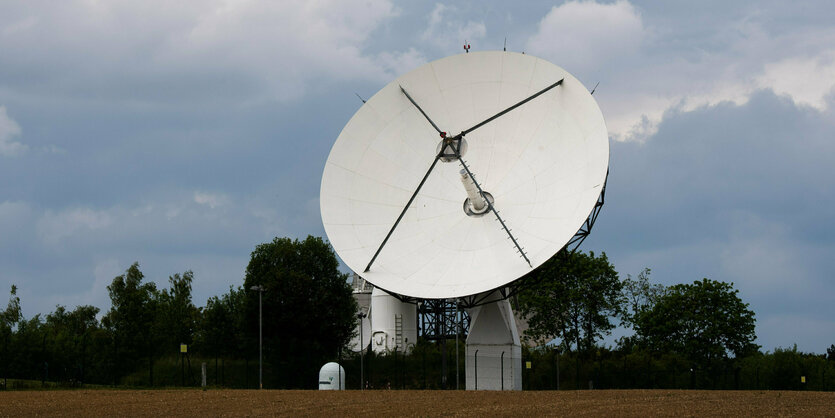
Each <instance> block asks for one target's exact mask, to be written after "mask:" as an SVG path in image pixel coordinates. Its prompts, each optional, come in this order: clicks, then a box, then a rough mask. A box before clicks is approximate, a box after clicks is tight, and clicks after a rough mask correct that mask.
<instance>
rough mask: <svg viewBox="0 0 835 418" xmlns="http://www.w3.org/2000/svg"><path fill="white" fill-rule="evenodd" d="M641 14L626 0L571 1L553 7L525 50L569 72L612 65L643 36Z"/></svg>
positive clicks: (636, 45) (634, 49)
mask: <svg viewBox="0 0 835 418" xmlns="http://www.w3.org/2000/svg"><path fill="white" fill-rule="evenodd" d="M645 31H646V30H645V29H644V25H643V22H642V21H641V16H640V14H639V13H638V11H637V10H635V8H634V7H633V6H632V5H631V4H630V3H629V2H627V1H624V0H620V1H618V2H615V3H611V4H599V3H596V2H592V1H571V2H568V3H564V4H562V5H559V6H554V7H553V8H552V9H551V11H550V12H548V14H547V15H545V17H543V18H542V20H541V21H540V22H539V27H538V29H537V32H536V34H534V35H533V36H532V37H531V38H530V39H528V42H527V44H526V47H525V49H526V50H527V51H528V52H530V53H532V54H535V55H539V56H542V57H544V58H548V59H550V60H552V61H553V62H556V63H560V65H561V66H564V67H565V68H566V69H567V70H568V71H570V72H574V71H583V70H586V69H590V68H595V67H598V66H605V65H612V64H613V63H615V62H617V61H618V60H619V59H620V58H622V57H624V56H628V55H630V54H634V53H635V52H636V51H637V50H638V49H639V48H640V47H641V43H642V40H643V39H644V38H645V36H646V34H645Z"/></svg>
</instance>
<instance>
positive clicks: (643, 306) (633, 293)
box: [623, 268, 667, 326]
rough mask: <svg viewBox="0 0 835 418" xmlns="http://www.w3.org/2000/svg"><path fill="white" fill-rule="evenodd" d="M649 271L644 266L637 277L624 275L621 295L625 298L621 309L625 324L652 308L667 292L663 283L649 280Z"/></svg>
mask: <svg viewBox="0 0 835 418" xmlns="http://www.w3.org/2000/svg"><path fill="white" fill-rule="evenodd" d="M650 272H651V270H650V269H649V268H644V269H643V270H642V271H641V272H640V273H638V278H637V279H633V278H632V276H631V275H626V280H624V281H623V297H624V299H625V300H626V305H625V308H624V311H623V322H624V324H625V325H628V326H631V325H633V324H634V323H635V318H636V317H637V316H638V315H641V314H642V313H644V312H646V311H648V310H649V309H652V307H653V306H655V304H656V303H658V301H659V300H660V299H661V297H663V296H664V294H666V292H667V288H666V287H664V285H662V284H657V283H656V284H653V283H651V282H650V279H649V275H650Z"/></svg>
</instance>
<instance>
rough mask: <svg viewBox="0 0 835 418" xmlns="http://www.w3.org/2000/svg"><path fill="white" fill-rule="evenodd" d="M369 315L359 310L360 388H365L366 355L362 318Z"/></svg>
mask: <svg viewBox="0 0 835 418" xmlns="http://www.w3.org/2000/svg"><path fill="white" fill-rule="evenodd" d="M366 316H368V315H367V314H366V313H365V312H363V311H359V312H357V318H359V320H360V390H363V389H365V369H364V366H365V362H364V361H363V360H364V355H365V345H364V344H365V340H364V339H363V338H362V319H363V318H365V317H366Z"/></svg>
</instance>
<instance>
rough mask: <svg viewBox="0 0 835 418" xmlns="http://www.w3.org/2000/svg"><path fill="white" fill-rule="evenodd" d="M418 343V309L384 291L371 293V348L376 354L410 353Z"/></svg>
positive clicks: (375, 289) (375, 290) (376, 290)
mask: <svg viewBox="0 0 835 418" xmlns="http://www.w3.org/2000/svg"><path fill="white" fill-rule="evenodd" d="M415 343H417V307H416V306H415V305H414V304H411V303H403V302H401V301H400V300H398V299H397V298H395V297H394V296H391V295H389V294H388V293H386V292H384V291H383V290H380V289H377V288H374V290H373V291H372V292H371V348H372V349H373V350H374V352H375V353H386V352H392V351H394V350H395V348H396V349H397V351H399V352H401V353H402V352H409V351H411V347H413V346H414V344H415Z"/></svg>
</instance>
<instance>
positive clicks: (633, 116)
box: [526, 0, 835, 141]
mask: <svg viewBox="0 0 835 418" xmlns="http://www.w3.org/2000/svg"><path fill="white" fill-rule="evenodd" d="M678 9H680V10H678ZM692 9H693V8H691V7H682V8H672V9H669V10H666V11H665V12H664V13H663V14H659V13H658V11H657V10H656V9H654V8H645V9H640V8H639V7H638V6H635V5H633V4H632V3H630V2H628V1H625V0H620V1H617V2H615V3H608V4H603V3H597V2H594V1H582V2H578V1H572V2H568V3H565V4H562V5H560V6H555V7H553V8H552V9H551V10H550V11H549V12H548V14H546V15H545V17H543V18H542V19H541V20H540V21H539V24H538V26H537V30H536V32H535V33H534V34H532V35H531V36H530V38H529V39H528V41H527V43H526V49H527V50H528V51H529V52H530V53H533V54H536V55H540V56H542V57H544V58H546V59H549V60H551V61H553V62H555V63H557V64H558V65H561V66H563V67H565V68H566V69H567V70H568V71H570V72H572V73H573V74H574V75H576V76H578V77H579V78H580V79H581V80H586V83H587V84H591V85H593V84H594V83H596V82H597V81H600V82H601V86H600V88H599V89H598V92H597V93H596V97H597V100H598V101H599V102H600V106H601V109H602V110H603V113H604V115H605V116H606V121H607V126H608V128H609V132H610V135H611V137H612V139H614V140H617V141H645V140H647V139H648V138H649V137H651V136H652V135H653V134H654V133H655V132H656V131H657V129H658V124H659V123H661V121H662V119H663V118H664V114H665V113H666V112H668V111H673V112H681V111H692V110H694V109H698V108H701V107H703V106H716V105H718V104H720V103H723V102H731V103H734V104H737V105H741V104H744V103H745V102H747V101H748V100H749V99H750V97H751V95H752V94H755V93H756V92H758V91H760V90H763V89H771V90H773V91H774V92H775V93H777V94H781V95H786V96H788V97H791V99H792V100H793V101H794V102H795V103H797V104H800V105H805V106H811V107H814V108H816V109H818V110H824V109H826V107H827V106H828V100H830V99H829V97H831V95H832V92H833V88H835V50H833V49H832V47H831V45H832V43H833V42H835V29H833V28H832V26H831V25H825V24H807V25H803V26H802V27H798V28H796V30H778V29H775V27H776V26H779V25H775V23H774V22H775V21H778V20H781V19H784V18H785V16H786V15H787V14H792V13H796V11H795V10H791V9H789V10H784V9H783V8H781V7H772V8H766V9H763V8H757V7H752V6H751V5H736V6H733V7H731V8H730V9H728V10H726V11H725V13H723V16H722V17H717V16H716V15H715V13H712V12H707V11H705V10H701V11H695V10H692ZM804 18H805V19H807V20H808V18H809V17H808V16H805V17H804ZM589 87H590V86H589Z"/></svg>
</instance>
